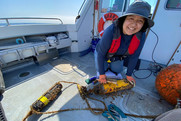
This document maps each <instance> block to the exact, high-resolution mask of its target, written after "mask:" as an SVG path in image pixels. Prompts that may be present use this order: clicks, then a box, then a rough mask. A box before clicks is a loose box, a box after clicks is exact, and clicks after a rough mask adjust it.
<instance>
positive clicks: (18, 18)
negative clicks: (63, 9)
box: [0, 17, 63, 26]
mask: <svg viewBox="0 0 181 121" xmlns="http://www.w3.org/2000/svg"><path fill="white" fill-rule="evenodd" d="M23 19H28V20H30V19H40V20H58V21H60V22H61V24H63V21H62V20H61V19H59V18H40V17H13V18H0V20H5V21H6V24H7V25H8V26H10V25H11V24H10V22H9V20H23Z"/></svg>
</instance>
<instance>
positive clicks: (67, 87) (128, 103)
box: [1, 53, 173, 121]
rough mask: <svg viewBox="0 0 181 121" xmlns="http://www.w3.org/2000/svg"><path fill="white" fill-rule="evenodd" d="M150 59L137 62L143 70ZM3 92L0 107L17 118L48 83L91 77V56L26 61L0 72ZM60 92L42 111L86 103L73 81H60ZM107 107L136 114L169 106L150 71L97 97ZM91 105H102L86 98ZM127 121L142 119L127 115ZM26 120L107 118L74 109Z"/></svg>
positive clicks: (102, 120)
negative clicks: (127, 87) (115, 91)
mask: <svg viewBox="0 0 181 121" xmlns="http://www.w3.org/2000/svg"><path fill="white" fill-rule="evenodd" d="M149 65H150V62H148V61H143V60H142V61H141V67H140V68H143V69H146V68H148V67H149ZM135 74H136V75H137V76H138V77H142V78H143V77H146V76H147V75H149V74H150V72H149V71H147V70H142V71H137V72H136V73H135ZM3 75H4V80H5V86H6V89H7V90H6V91H5V93H4V94H3V96H4V97H3V99H2V101H1V103H2V107H3V108H4V112H5V115H6V118H7V120H8V121H20V120H22V119H23V118H24V117H25V116H26V114H27V113H28V112H29V111H30V105H32V103H33V102H35V101H36V100H37V99H38V98H39V97H40V96H41V95H42V94H44V93H45V92H46V91H47V90H48V89H49V88H50V87H51V86H52V85H54V84H55V83H56V82H58V81H68V82H77V83H79V84H81V85H83V86H87V84H86V83H85V79H87V78H89V77H92V76H95V75H96V71H95V65H94V55H93V53H89V54H87V55H85V56H82V57H79V53H67V54H63V55H60V58H59V59H58V60H54V61H52V62H50V63H48V64H45V65H41V66H40V65H37V64H35V63H29V64H26V66H22V67H21V66H20V67H19V68H16V69H15V70H14V69H9V70H8V71H7V70H4V71H3ZM123 77H124V74H123ZM62 85H63V89H62V93H61V94H60V95H59V96H58V97H57V98H56V100H54V101H52V102H51V103H50V104H48V105H47V106H46V107H45V108H44V109H43V111H44V112H48V111H56V110H60V109H72V108H80V109H81V108H86V107H87V105H86V102H85V101H84V100H83V99H82V98H81V96H80V95H79V92H78V90H77V86H76V85H74V84H68V83H62ZM92 96H93V97H94V98H96V99H100V100H102V101H104V102H105V103H106V105H107V106H108V105H109V104H111V103H114V104H115V105H116V106H118V107H119V108H121V109H122V110H123V111H124V112H125V113H130V114H137V115H158V114H161V113H163V112H166V111H168V110H170V109H172V108H173V106H171V105H169V104H168V103H167V102H165V101H164V100H160V99H161V98H160V96H159V95H158V93H157V91H156V89H155V76H154V75H153V74H151V76H149V77H148V78H145V79H136V87H134V88H132V89H131V90H127V91H124V93H122V92H121V95H112V96H111V95H109V96H97V95H92ZM89 103H90V105H91V106H92V107H97V108H98V107H100V108H104V107H103V105H102V104H100V103H99V102H96V101H93V100H89ZM129 119H130V120H131V121H145V120H151V119H141V118H134V117H129ZM27 120H28V121H37V120H38V121H60V120H62V121H72V120H74V121H85V120H86V121H107V119H106V118H104V117H103V116H102V115H94V114H93V113H91V112H90V111H86V110H78V111H67V112H61V113H56V114H43V115H32V116H30V117H29V118H28V119H27Z"/></svg>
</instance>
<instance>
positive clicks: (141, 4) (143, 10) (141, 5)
mask: <svg viewBox="0 0 181 121" xmlns="http://www.w3.org/2000/svg"><path fill="white" fill-rule="evenodd" d="M150 10H151V6H150V5H149V4H148V3H147V2H145V1H142V0H136V1H134V2H133V3H132V4H131V5H130V6H129V7H128V9H127V10H126V12H125V13H124V14H123V15H122V16H120V17H119V18H122V17H125V16H128V15H138V16H142V17H143V18H145V19H146V20H147V23H148V28H150V27H152V26H153V25H154V22H153V20H151V19H150V18H149V16H150Z"/></svg>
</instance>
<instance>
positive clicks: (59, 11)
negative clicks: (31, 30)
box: [0, 0, 84, 23]
mask: <svg viewBox="0 0 181 121" xmlns="http://www.w3.org/2000/svg"><path fill="white" fill-rule="evenodd" d="M83 1H84V0H0V18H5V17H58V18H62V21H63V22H64V23H71V22H74V21H75V18H76V16H77V15H78V11H79V9H80V7H81V5H82V3H83ZM42 8H43V9H42ZM63 19H65V20H66V21H65V20H63Z"/></svg>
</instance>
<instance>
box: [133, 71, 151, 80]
mask: <svg viewBox="0 0 181 121" xmlns="http://www.w3.org/2000/svg"><path fill="white" fill-rule="evenodd" d="M142 70H148V71H150V74H149V75H148V76H145V77H142V78H141V77H138V76H136V75H135V72H137V71H142ZM152 73H153V72H152V70H150V69H139V70H135V71H134V72H133V75H134V77H136V78H137V79H146V78H148V77H150V76H151V74H152Z"/></svg>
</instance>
